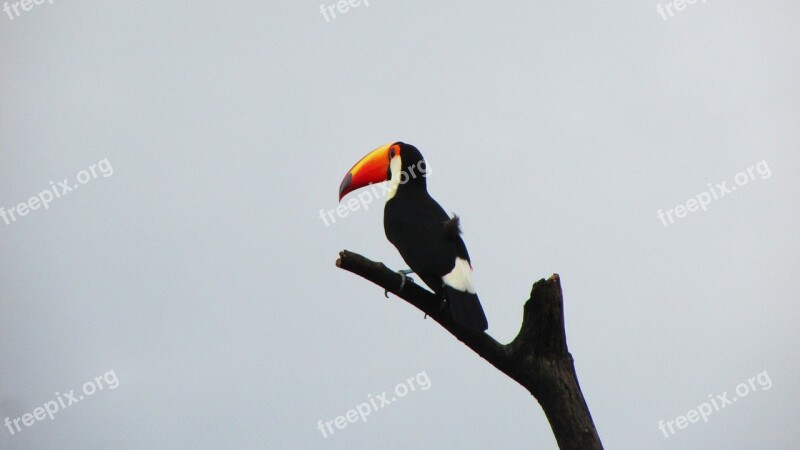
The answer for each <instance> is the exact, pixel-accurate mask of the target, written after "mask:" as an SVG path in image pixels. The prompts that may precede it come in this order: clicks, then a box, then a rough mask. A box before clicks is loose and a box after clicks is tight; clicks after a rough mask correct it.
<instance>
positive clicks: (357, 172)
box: [339, 142, 489, 331]
mask: <svg viewBox="0 0 800 450" xmlns="http://www.w3.org/2000/svg"><path fill="white" fill-rule="evenodd" d="M429 173H430V171H429V170H428V167H427V166H426V164H425V159H424V158H423V157H422V154H421V153H420V151H419V150H417V148H416V147H414V146H413V145H410V144H406V143H403V142H392V143H389V144H386V145H384V146H381V147H378V148H377V149H375V150H373V151H372V152H370V153H369V154H368V155H367V156H365V157H363V158H362V159H361V160H360V161H358V162H357V163H356V164H355V165H354V166H353V167H352V168H351V169H350V171H348V172H347V174H346V175H345V177H344V179H343V180H342V184H341V185H340V186H339V201H340V202H341V200H342V198H344V196H345V195H347V194H348V193H350V192H352V191H354V190H356V189H359V188H362V187H364V186H367V185H370V184H373V183H381V182H384V181H389V186H388V191H387V194H386V206H385V207H384V210H383V229H384V231H385V233H386V238H387V239H389V242H391V243H392V244H394V246H395V247H396V248H397V250H398V251H399V252H400V256H402V257H403V260H404V261H405V262H406V264H408V267H409V269H410V270H402V271H400V274H401V275H402V276H403V283H405V280H406V278H405V274H407V273H412V272H413V273H416V274H417V275H419V277H420V278H421V279H422V281H424V282H425V284H426V285H428V287H430V288H431V289H432V290H433V292H434V293H435V294H436V295H437V296H438V297H439V298H440V299H441V300H442V307H443V308H444V306H445V305H447V306H449V311H450V315H451V316H452V318H453V319H454V320H455V321H456V322H457V323H459V324H461V325H463V326H465V327H467V328H471V329H474V330H479V331H484V330H486V329H487V328H488V326H489V325H488V323H487V321H486V315H485V314H484V312H483V308H482V307H481V303H480V300H479V299H478V295H477V294H476V293H475V287H474V286H473V283H472V263H471V262H470V259H469V253H468V252H467V246H466V245H465V244H464V240H463V239H461V225H460V220H459V218H458V216H457V215H455V214H453V217H450V216H448V214H447V213H446V212H445V210H444V208H442V207H441V206H440V205H439V203H438V202H436V200H434V199H433V197H431V196H430V194H428V188H427V185H426V177H427V175H428V174H429ZM401 289H402V285H401Z"/></svg>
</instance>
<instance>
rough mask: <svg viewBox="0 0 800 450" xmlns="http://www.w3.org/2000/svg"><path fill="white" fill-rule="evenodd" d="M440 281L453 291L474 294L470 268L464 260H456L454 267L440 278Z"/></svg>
mask: <svg viewBox="0 0 800 450" xmlns="http://www.w3.org/2000/svg"><path fill="white" fill-rule="evenodd" d="M442 281H444V284H446V285H448V286H450V287H451V288H453V289H458V290H459V291H466V292H469V293H470V294H474V293H475V286H473V284H472V266H470V265H469V261H467V260H466V259H462V258H456V266H455V267H453V270H451V271H450V273H448V274H447V275H445V276H443V277H442Z"/></svg>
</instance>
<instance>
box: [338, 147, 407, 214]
mask: <svg viewBox="0 0 800 450" xmlns="http://www.w3.org/2000/svg"><path fill="white" fill-rule="evenodd" d="M395 156H400V146H399V145H397V143H395V142H392V143H389V144H386V145H384V146H382V147H378V148H376V149H375V150H373V151H371V152H370V153H369V154H368V155H367V156H365V157H363V158H361V161H359V162H357V163H356V164H355V165H354V166H353V168H352V169H350V171H348V172H347V175H345V176H344V179H343V180H342V184H340V185H339V201H341V200H342V198H344V196H345V195H347V194H348V193H350V192H353V191H355V190H356V189H360V188H362V187H364V186H368V185H370V184H373V183H380V182H383V181H386V180H388V179H389V178H388V177H389V161H391V159H392V158H393V157H395Z"/></svg>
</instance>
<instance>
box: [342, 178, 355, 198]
mask: <svg viewBox="0 0 800 450" xmlns="http://www.w3.org/2000/svg"><path fill="white" fill-rule="evenodd" d="M352 180H353V174H352V173H348V174H347V176H346V177H344V180H342V184H340V185H339V201H341V200H342V197H344V194H343V192H344V191H345V190H346V189H347V187H348V186H350V181H352Z"/></svg>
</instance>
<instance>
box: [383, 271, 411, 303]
mask: <svg viewBox="0 0 800 450" xmlns="http://www.w3.org/2000/svg"><path fill="white" fill-rule="evenodd" d="M397 273H399V274H400V288H399V289H397V292H400V291H402V290H403V288H404V287H405V286H406V280H408V281H410V282H412V283H413V282H414V279H413V278H411V277H409V276H408V274H409V273H414V271H413V270H405V269H404V270H398V271H397ZM383 296H384V297H386V298H389V290H388V289H385V290H384V291H383Z"/></svg>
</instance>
